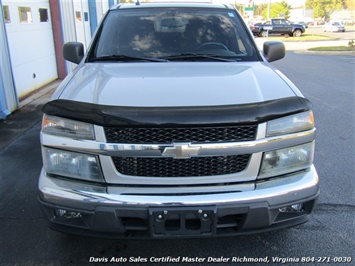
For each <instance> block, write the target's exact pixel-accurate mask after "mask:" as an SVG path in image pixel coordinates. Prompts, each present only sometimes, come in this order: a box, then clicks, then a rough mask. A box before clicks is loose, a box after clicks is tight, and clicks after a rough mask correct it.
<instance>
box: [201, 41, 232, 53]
mask: <svg viewBox="0 0 355 266" xmlns="http://www.w3.org/2000/svg"><path fill="white" fill-rule="evenodd" d="M218 48H219V49H220V48H222V49H224V50H226V51H229V49H228V48H227V46H225V45H224V44H223V43H220V42H205V43H203V44H201V45H200V46H199V47H197V49H196V50H208V49H218Z"/></svg>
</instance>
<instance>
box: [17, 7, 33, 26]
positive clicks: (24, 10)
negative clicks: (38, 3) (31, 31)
mask: <svg viewBox="0 0 355 266" xmlns="http://www.w3.org/2000/svg"><path fill="white" fill-rule="evenodd" d="M18 13H19V16H20V22H21V23H32V14H31V8H30V7H23V6H20V7H19V8H18Z"/></svg>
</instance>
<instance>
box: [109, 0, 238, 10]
mask: <svg viewBox="0 0 355 266" xmlns="http://www.w3.org/2000/svg"><path fill="white" fill-rule="evenodd" d="M156 7H192V8H193V7H199V8H221V9H233V10H234V8H233V7H232V6H230V5H227V4H219V3H213V2H208V1H205V2H202V1H201V2H199V1H196V2H175V1H154V2H140V1H137V2H136V3H125V4H118V5H116V6H113V7H112V8H111V10H114V9H131V8H156Z"/></svg>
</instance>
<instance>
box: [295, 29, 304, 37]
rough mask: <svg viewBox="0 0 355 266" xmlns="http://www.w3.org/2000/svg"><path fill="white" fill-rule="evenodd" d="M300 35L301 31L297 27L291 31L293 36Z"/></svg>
mask: <svg viewBox="0 0 355 266" xmlns="http://www.w3.org/2000/svg"><path fill="white" fill-rule="evenodd" d="M301 35H302V31H301V30H299V29H297V30H295V31H294V32H293V37H300V36H301Z"/></svg>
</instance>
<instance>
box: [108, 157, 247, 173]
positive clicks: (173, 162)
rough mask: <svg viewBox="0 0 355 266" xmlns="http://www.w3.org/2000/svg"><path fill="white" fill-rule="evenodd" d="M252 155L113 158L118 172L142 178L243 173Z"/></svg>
mask: <svg viewBox="0 0 355 266" xmlns="http://www.w3.org/2000/svg"><path fill="white" fill-rule="evenodd" d="M250 157H251V155H249V154H246V155H232V156H213V157H192V158H189V159H173V158H144V157H112V160H113V162H114V164H115V166H116V169H117V171H118V172H120V173H121V174H124V175H131V176H142V177H188V176H214V175H226V174H233V173H238V172H241V171H243V170H244V169H245V168H246V167H247V165H248V163H249V160H250Z"/></svg>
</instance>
